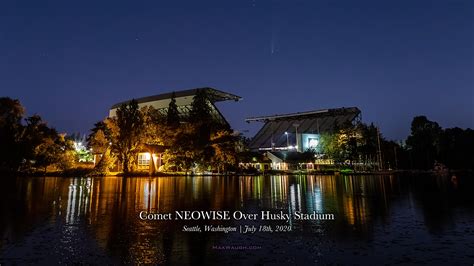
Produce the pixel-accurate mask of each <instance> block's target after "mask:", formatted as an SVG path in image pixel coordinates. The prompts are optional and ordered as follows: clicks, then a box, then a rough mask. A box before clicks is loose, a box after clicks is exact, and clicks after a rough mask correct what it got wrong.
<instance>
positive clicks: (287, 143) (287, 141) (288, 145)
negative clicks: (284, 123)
mask: <svg viewBox="0 0 474 266" xmlns="http://www.w3.org/2000/svg"><path fill="white" fill-rule="evenodd" d="M285 135H286V147H287V148H288V147H290V141H289V140H288V132H286V131H285Z"/></svg>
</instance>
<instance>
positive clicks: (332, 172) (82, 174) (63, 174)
mask: <svg viewBox="0 0 474 266" xmlns="http://www.w3.org/2000/svg"><path fill="white" fill-rule="evenodd" d="M90 172H91V171H90V170H89V171H83V170H80V171H68V172H59V171H51V172H46V173H45V172H30V173H28V172H5V171H1V172H0V175H2V176H11V177H45V176H57V177H98V178H100V177H110V176H115V177H125V178H133V177H173V176H176V177H180V176H187V177H213V176H271V175H290V176H298V175H336V176H337V175H341V176H345V175H353V176H357V175H395V174H396V175H405V174H411V175H435V176H449V175H455V174H464V173H467V174H469V173H474V170H472V169H454V170H449V171H445V172H437V171H434V170H384V171H351V172H347V171H341V170H324V171H314V170H311V171H305V170H290V171H281V170H271V171H265V172H258V173H243V172H239V173H236V172H231V173H194V174H193V173H188V174H185V173H184V172H157V173H153V174H150V173H147V172H131V173H128V174H124V173H122V172H111V173H108V174H106V175H91V174H90Z"/></svg>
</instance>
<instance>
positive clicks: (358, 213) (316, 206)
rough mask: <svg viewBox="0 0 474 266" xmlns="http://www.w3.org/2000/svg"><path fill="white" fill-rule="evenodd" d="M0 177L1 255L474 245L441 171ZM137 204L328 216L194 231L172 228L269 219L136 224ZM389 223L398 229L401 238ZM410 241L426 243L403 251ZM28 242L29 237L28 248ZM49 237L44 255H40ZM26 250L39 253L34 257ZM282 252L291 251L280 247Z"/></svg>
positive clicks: (291, 258) (187, 257)
mask: <svg viewBox="0 0 474 266" xmlns="http://www.w3.org/2000/svg"><path fill="white" fill-rule="evenodd" d="M2 183H4V185H2V186H1V188H0V192H1V197H2V205H1V209H0V214H1V217H2V218H1V220H0V221H1V222H0V233H1V236H2V239H1V242H0V248H1V252H2V253H1V255H2V256H0V258H2V259H0V263H1V262H9V261H10V260H11V261H13V262H20V263H21V262H31V261H33V262H48V261H49V262H57V261H62V262H71V260H72V262H74V260H75V261H76V262H81V261H82V260H81V259H79V258H83V259H84V257H89V258H92V259H91V261H90V262H98V261H103V262H112V263H117V262H119V263H137V262H143V263H164V262H169V263H182V262H184V263H186V262H189V263H191V262H192V263H196V262H202V263H222V262H227V263H229V262H237V263H240V262H248V260H249V259H248V258H245V256H240V257H239V258H240V260H239V259H237V260H232V261H228V260H229V253H223V252H221V251H216V250H213V249H212V246H213V245H218V244H221V243H226V244H227V245H229V244H236V245H237V244H238V245H248V244H249V243H256V244H258V245H260V247H261V249H259V250H258V251H246V253H245V254H247V253H248V254H251V255H254V256H253V260H252V259H251V261H250V262H251V263H252V262H255V263H272V259H276V260H278V261H281V260H283V261H287V262H305V263H307V262H340V263H346V262H350V263H353V262H355V261H359V262H362V263H364V262H374V261H377V260H379V261H380V262H385V261H386V258H385V257H383V256H382V255H380V257H371V256H369V255H364V254H366V253H370V252H373V251H376V250H377V249H379V248H381V247H383V248H384V250H388V251H387V252H389V253H387V254H398V253H399V254H402V255H401V256H402V259H401V260H397V259H395V258H391V259H390V262H392V263H401V264H403V263H405V262H407V261H404V260H403V258H405V257H403V256H404V255H403V254H405V253H407V250H409V251H410V252H413V254H411V255H410V256H411V257H410V256H409V257H408V262H412V263H413V262H420V261H426V260H427V256H430V254H431V253H432V252H431V250H430V249H429V248H430V245H432V244H431V242H430V241H434V240H433V238H441V240H444V241H445V242H446V241H447V243H450V245H447V244H446V246H444V247H442V248H443V249H444V250H445V251H446V250H447V251H446V252H456V253H457V258H458V260H459V261H464V260H467V259H470V257H469V256H470V255H469V254H474V252H471V251H474V245H473V244H467V245H464V246H461V245H460V243H457V242H460V241H461V240H466V234H469V233H472V234H471V237H470V239H468V240H470V242H471V243H474V237H473V236H472V235H474V231H473V230H472V229H469V228H470V222H468V221H472V220H474V204H473V202H474V199H473V198H474V197H473V196H472V194H471V193H470V192H469V191H470V190H472V188H474V186H473V183H472V178H469V177H465V178H460V182H459V183H456V184H455V185H454V184H452V183H451V182H450V181H449V178H442V177H429V176H420V177H397V176H243V177H235V176H227V177H223V176H222V177H202V176H198V177H157V178H147V177H145V178H122V177H105V178H56V177H45V178H16V179H9V178H4V180H3V181H2ZM142 210H144V211H147V212H161V213H168V212H174V211H175V210H229V211H234V210H241V211H242V212H246V213H258V212H259V211H261V210H270V211H272V212H279V211H283V212H284V213H293V212H295V211H301V212H307V213H311V212H313V211H316V212H318V213H334V214H335V217H336V220H335V221H298V220H294V219H292V220H291V221H290V225H292V226H293V229H294V231H293V232H291V233H279V234H269V233H261V232H260V233H256V234H255V235H250V236H249V235H241V234H237V233H230V234H223V233H203V234H193V233H185V232H181V228H182V226H183V225H184V224H188V225H194V224H214V225H217V224H223V225H235V224H237V225H240V224H249V225H266V224H269V222H265V221H251V222H244V221H239V222H236V221H225V222H219V221H197V222H188V223H186V222H182V221H178V222H176V221H142V220H140V219H139V218H138V213H139V212H140V211H142ZM270 224H285V223H284V222H275V223H270ZM398 231H403V232H408V233H407V235H406V236H405V235H404V236H402V237H400V234H399V233H398ZM456 237H458V238H459V239H456ZM420 239H424V240H423V241H425V242H424V243H425V245H426V243H428V247H427V249H426V250H424V249H422V250H418V251H413V248H415V247H416V246H417V245H419V244H420V242H419V241H421V240H420ZM31 240H34V241H36V243H39V244H37V246H35V247H33V246H31V247H30V246H29V244H28V243H30V242H32V241H31ZM437 240H439V239H437ZM34 241H33V242H34ZM53 243H54V245H53ZM51 245H53V246H55V247H56V248H55V249H54V250H53V252H52V253H49V254H48V255H44V254H42V251H44V252H46V251H48V250H49V249H51V247H50V246H51ZM30 248H35V249H39V252H37V253H35V254H33V255H32V254H30V253H28V249H30ZM432 248H439V247H438V246H436V245H433V246H432ZM458 248H459V249H461V248H462V249H463V250H464V251H459V250H458ZM288 249H289V250H292V251H291V252H290V254H288V253H286V252H283V253H281V252H280V253H279V252H278V250H280V251H281V250H283V251H284V250H288ZM469 252H470V253H469ZM306 253H307V254H306ZM91 254H92V255H91ZM240 254H244V253H242V252H241V253H240ZM269 254H271V256H269ZM308 254H309V255H308ZM234 255H235V254H234ZM237 255H239V253H237ZM233 257H234V259H235V256H233ZM420 258H421V259H420ZM405 259H406V258H405ZM417 259H418V260H419V261H417Z"/></svg>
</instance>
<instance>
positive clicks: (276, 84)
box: [0, 0, 474, 139]
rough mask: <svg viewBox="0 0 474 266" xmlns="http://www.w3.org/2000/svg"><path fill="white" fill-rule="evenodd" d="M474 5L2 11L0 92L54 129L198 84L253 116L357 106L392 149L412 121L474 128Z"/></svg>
mask: <svg viewBox="0 0 474 266" xmlns="http://www.w3.org/2000/svg"><path fill="white" fill-rule="evenodd" d="M473 35H474V1H472V0H466V1H455V0H454V1H449V0H443V1H431V0H426V1H416V0H407V1H380V0H377V1H353V0H351V1H332V0H331V1H322V0H307V1H298V0H286V1H263V0H262V1H261V0H239V1H231V0H228V1H227V0H226V1H224V0H219V1H205V0H199V1H197V0H194V1H175V0H172V1H159V0H154V1H151V0H148V1H69V0H60V1H46V0H34V1H21V0H2V1H1V2H0V96H9V97H12V98H18V99H20V101H21V102H22V104H23V105H24V106H25V107H26V109H27V112H28V114H29V115H31V114H34V113H38V114H40V115H41V116H42V117H43V118H44V119H45V120H46V121H48V123H49V124H50V125H51V126H53V127H56V128H57V129H58V130H59V131H61V132H69V133H73V132H82V133H87V132H88V131H89V129H90V128H91V127H92V126H93V124H94V123H95V122H97V121H99V120H101V119H103V118H105V117H106V116H107V114H108V108H109V107H110V106H111V105H112V104H114V103H117V102H120V101H123V100H127V99H131V98H139V97H143V96H149V95H154V94H159V93H163V92H169V91H173V90H181V89H190V88H196V87H206V86H208V87H214V88H217V89H220V90H223V91H228V92H231V93H234V94H237V95H239V96H242V97H243V100H242V101H240V102H223V103H219V104H218V106H219V107H220V109H221V110H222V112H223V113H224V115H225V116H226V117H227V118H228V120H229V122H230V123H231V125H232V127H233V128H234V129H236V130H239V131H243V130H249V132H248V133H247V134H248V135H249V136H252V135H253V133H255V132H256V129H258V127H259V126H260V124H258V123H256V124H247V123H245V122H244V119H245V118H246V117H249V116H258V115H271V114H277V113H288V112H298V111H308V110H314V109H324V108H335V107H349V106H357V107H359V108H360V109H361V110H362V119H363V121H364V122H374V123H376V124H378V125H379V126H380V127H381V130H382V133H383V134H384V135H385V136H387V137H388V138H391V139H404V138H405V137H406V136H407V135H408V134H409V130H410V122H411V120H412V118H413V116H415V115H421V114H423V115H426V116H428V118H429V119H431V120H434V121H437V122H438V123H440V125H441V126H442V127H453V126H459V127H462V128H466V127H471V128H473V127H474V108H473V103H474V95H473V94H474V93H473V91H474V89H473V87H474V86H473V85H474V78H473V76H474V75H473V74H474V63H473V62H474V36H473Z"/></svg>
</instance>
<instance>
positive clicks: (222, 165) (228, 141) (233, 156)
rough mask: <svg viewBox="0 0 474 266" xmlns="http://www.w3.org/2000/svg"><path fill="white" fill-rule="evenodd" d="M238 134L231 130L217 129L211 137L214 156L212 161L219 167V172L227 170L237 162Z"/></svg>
mask: <svg viewBox="0 0 474 266" xmlns="http://www.w3.org/2000/svg"><path fill="white" fill-rule="evenodd" d="M237 141H238V136H235V135H234V134H233V133H232V131H230V130H220V131H217V132H216V133H215V134H213V135H212V137H211V143H212V148H213V156H212V159H211V162H212V163H213V165H214V166H216V167H217V172H219V173H220V172H221V170H222V172H224V173H225V172H226V170H227V169H228V168H229V167H234V166H235V165H236V164H237V150H236V148H237V147H236V143H237Z"/></svg>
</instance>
